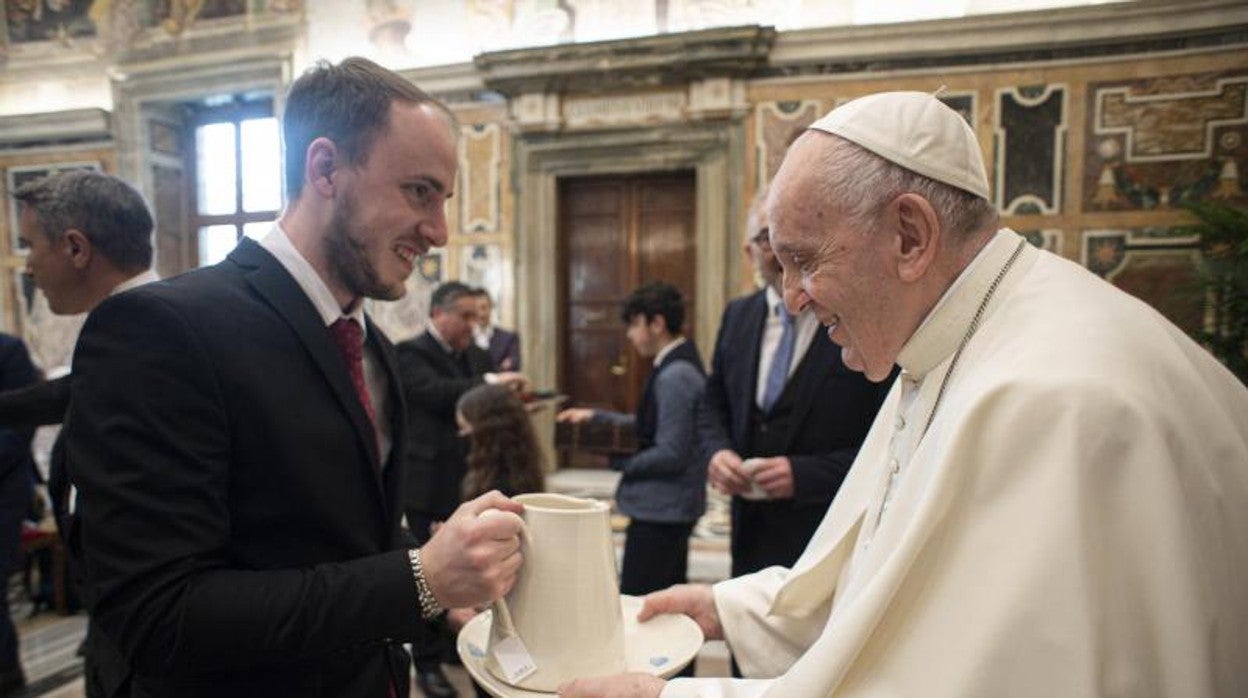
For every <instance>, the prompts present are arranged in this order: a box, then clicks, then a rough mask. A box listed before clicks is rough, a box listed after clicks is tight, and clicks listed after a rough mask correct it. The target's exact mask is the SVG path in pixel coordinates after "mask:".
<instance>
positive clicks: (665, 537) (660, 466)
mask: <svg viewBox="0 0 1248 698" xmlns="http://www.w3.org/2000/svg"><path fill="white" fill-rule="evenodd" d="M620 317H621V319H622V320H623V321H624V323H625V334H626V335H627V337H628V341H629V343H630V344H632V345H633V348H634V349H636V350H637V353H638V354H639V355H641V356H642V357H644V358H648V359H652V360H653V361H654V368H653V370H651V372H650V375H649V377H647V379H646V385H645V388H644V389H643V391H642V396H641V401H640V402H639V403H638V405H637V412H636V414H622V413H619V412H612V411H610V410H597V409H588V408H583V407H579V408H570V409H566V410H563V411H562V412H560V413H559V415H558V417H557V419H558V420H559V421H561V422H572V423H576V422H585V421H589V420H602V421H609V422H618V423H627V422H632V423H633V424H634V425H635V427H636V430H637V452H636V453H633V454H631V455H629V456H623V457H619V458H613V459H612V462H611V467H612V468H614V469H616V470H619V471H621V476H620V484H619V487H617V488H616V491H615V500H616V504H617V505H618V506H619V509H620V511H621V512H622V513H624V514H625V515H627V516H628V517H629V524H628V531H627V533H626V535H625V539H624V562H623V564H622V565H621V566H620V567H621V569H620V592H621V593H623V594H630V595H634V596H641V595H643V594H648V593H650V592H652V591H658V590H660V589H666V588H667V587H669V586H671V585H673V584H683V583H684V582H686V581H688V574H687V573H688V561H689V534H690V533H692V532H693V525H694V524H695V523H696V522H697V520H698V517H700V516H701V515H702V512H703V511H704V510H705V509H706V472H705V470H704V469H703V467H702V462H701V460H700V459H699V458H698V451H697V432H696V417H695V413H696V411H697V404H698V398H699V397H700V396H701V394H702V386H703V385H704V384H705V382H706V371H705V369H704V368H703V367H702V357H701V355H699V354H698V347H697V346H696V345H695V344H694V343H693V341H692V340H690V339H688V338H686V337H685V334H684V323H685V299H684V296H683V295H682V294H681V292H680V289H678V288H676V287H675V286H673V285H672V284H669V283H666V282H662V281H657V282H652V283H648V284H645V285H644V286H642V287H640V288H638V289H636V290H634V291H633V292H632V293H631V294H629V296H628V298H627V299H626V300H625V301H624V308H623V310H622V311H621V313H620ZM684 675H688V676H692V675H693V673H692V670H691V668H690V667H686V673H683V674H682V676H684Z"/></svg>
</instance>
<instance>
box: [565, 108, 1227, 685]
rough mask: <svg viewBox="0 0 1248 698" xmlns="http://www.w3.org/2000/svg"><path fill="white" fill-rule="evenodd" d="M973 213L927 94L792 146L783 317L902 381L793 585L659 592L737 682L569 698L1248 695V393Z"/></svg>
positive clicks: (953, 130)
mask: <svg viewBox="0 0 1248 698" xmlns="http://www.w3.org/2000/svg"><path fill="white" fill-rule="evenodd" d="M988 200H989V193H988V182H987V178H986V176H985V174H984V168H983V164H982V156H981V153H980V149H979V145H978V143H977V141H976V138H975V135H974V133H973V132H972V131H971V129H970V128H969V127H968V126H967V124H966V123H965V122H964V121H963V120H962V119H961V118H960V117H959V116H958V115H957V114H956V113H954V112H953V111H952V110H950V109H948V108H947V107H946V106H944V105H943V104H942V103H940V102H939V101H938V100H936V99H934V98H933V97H931V96H929V95H925V94H921V93H885V94H877V95H871V96H867V97H863V98H861V99H858V100H855V101H853V102H850V103H848V104H846V105H844V106H842V107H840V108H838V109H836V110H834V111H833V112H831V113H830V114H828V115H827V116H825V117H824V118H823V119H821V120H819V121H818V122H816V123H815V124H814V125H812V126H811V128H810V129H809V131H808V132H807V133H805V134H803V135H802V137H801V138H800V139H799V140H798V141H796V142H795V143H794V145H793V147H792V148H791V149H790V151H789V153H788V155H787V157H786V158H785V161H784V164H783V165H782V167H781V168H780V171H779V173H777V175H776V177H775V180H774V182H773V183H772V189H771V197H770V200H769V202H768V210H769V213H770V217H771V222H772V228H771V236H772V238H771V239H772V248H773V249H774V250H775V251H776V254H777V255H778V256H779V258H780V260H781V263H782V265H783V267H784V292H785V293H784V295H785V302H786V303H787V304H788V306H789V309H790V311H792V312H798V311H799V310H801V309H803V308H807V307H809V308H812V309H813V310H814V311H815V313H816V314H817V315H818V316H819V318H820V320H821V321H822V322H823V323H824V324H825V325H826V326H827V327H828V332H829V333H830V335H831V338H832V340H833V341H834V342H836V343H837V344H839V345H841V346H842V347H843V350H842V351H843V357H844V359H845V363H846V364H847V365H848V366H850V367H852V368H855V369H857V370H860V371H863V372H864V373H865V374H866V375H867V376H868V377H869V378H873V379H875V380H881V379H883V378H884V377H885V376H887V375H888V373H889V371H890V369H891V368H892V366H893V365H894V364H897V365H899V366H900V367H901V376H900V378H899V379H898V380H897V381H896V383H895V385H894V386H893V388H892V391H891V393H890V394H889V397H888V399H887V401H886V402H885V403H884V407H883V409H881V410H880V413H879V416H878V417H877V419H876V420H875V424H874V426H873V427H872V429H871V432H870V434H869V435H868V437H867V441H866V443H865V444H864V446H863V448H862V450H861V451H860V453H859V455H858V458H857V460H856V461H855V463H854V466H853V468H852V469H851V471H850V473H849V475H848V477H847V479H846V480H845V484H844V485H843V486H842V487H841V490H840V492H839V493H838V494H837V497H836V499H835V501H834V502H833V503H832V505H831V507H830V509H829V511H828V514H827V516H826V517H825V518H824V521H823V523H822V525H821V526H820V528H819V530H818V531H817V532H816V534H815V537H814V538H813V540H812V541H811V543H810V545H809V546H808V547H807V549H806V551H805V553H804V554H803V555H802V557H801V558H800V559H799V560H798V561H797V563H796V564H795V565H794V567H793V568H792V569H781V568H775V567H773V568H769V569H766V570H763V571H761V572H758V573H755V574H752V575H748V576H745V577H740V578H737V579H732V580H729V581H726V582H722V583H720V584H717V585H715V586H714V587H705V586H682V587H673V588H672V589H669V590H667V591H663V592H658V593H656V594H652V595H650V596H649V597H647V599H646V603H645V607H644V609H643V611H642V617H649V616H651V615H653V614H655V613H659V612H678V613H686V614H688V615H690V616H691V617H693V618H694V619H695V620H697V622H698V623H699V624H700V625H701V626H702V628H703V630H704V631H705V633H706V635H707V637H708V638H723V639H725V640H727V642H728V644H729V646H730V647H731V649H732V652H733V654H734V656H735V657H736V658H737V661H738V662H739V663H740V666H741V669H742V671H743V672H744V674H745V676H746V677H747V678H745V679H740V680H733V679H709V678H706V679H679V680H673V681H671V682H668V683H664V682H663V681H661V680H659V679H656V678H653V677H648V676H642V675H625V676H619V677H611V678H605V679H603V678H599V679H588V680H578V681H576V682H573V683H571V684H569V685H567V686H564V687H563V692H562V693H561V695H564V696H658V695H660V694H661V695H662V696H663V698H676V697H679V696H719V697H734V698H735V697H744V696H783V697H784V698H805V697H811V698H813V697H816V696H817V697H819V698H825V697H827V696H924V697H925V698H932V697H943V696H948V697H950V698H955V697H956V698H963V697H966V696H1045V697H1048V696H1063V697H1067V696H1124V697H1125V696H1129V697H1131V698H1139V697H1141V696H1183V697H1184V698H1191V697H1202V696H1245V695H1248V661H1245V660H1246V658H1248V591H1245V589H1246V587H1245V580H1248V389H1245V387H1244V386H1243V385H1242V384H1240V383H1239V382H1238V381H1237V380H1236V379H1235V377H1234V376H1233V375H1232V374H1231V373H1230V372H1229V371H1227V370H1226V369H1225V368H1224V367H1222V366H1221V365H1220V364H1218V363H1217V362H1216V361H1215V360H1214V359H1213V358H1212V357H1211V356H1210V355H1209V354H1208V353H1206V351H1205V350H1204V349H1202V348H1201V347H1200V346H1198V345H1197V344H1195V343H1194V342H1192V341H1191V340H1190V339H1188V338H1187V337H1186V336H1185V335H1184V334H1183V332H1181V331H1180V330H1179V329H1178V328H1176V327H1175V326H1174V325H1172V324H1171V323H1169V322H1167V321H1166V320H1165V319H1164V318H1163V317H1161V315H1159V314H1158V313H1157V312H1156V311H1154V310H1153V309H1152V308H1150V307H1148V306H1147V305H1145V304H1144V303H1141V302H1140V301H1138V300H1136V299H1134V298H1132V297H1130V296H1128V295H1127V294H1125V293H1122V292H1121V291H1118V290H1116V289H1115V288H1113V287H1112V286H1111V285H1109V284H1108V283H1106V282H1104V281H1102V280H1101V279H1099V278H1097V277H1095V276H1093V275H1092V274H1090V273H1088V272H1087V271H1086V270H1084V269H1083V268H1081V267H1080V266H1078V265H1076V264H1074V263H1072V262H1070V261H1067V260H1065V259H1062V258H1060V257H1058V256H1055V255H1052V254H1049V253H1047V252H1044V251H1041V250H1038V249H1036V248H1034V247H1032V246H1030V245H1028V244H1027V243H1026V242H1024V240H1023V239H1022V238H1021V237H1019V236H1018V235H1017V234H1016V233H1014V232H1012V231H1010V230H1008V229H1000V230H998V228H997V226H998V220H997V215H996V213H995V211H994V210H993V209H992V207H991V205H990V204H989V203H988Z"/></svg>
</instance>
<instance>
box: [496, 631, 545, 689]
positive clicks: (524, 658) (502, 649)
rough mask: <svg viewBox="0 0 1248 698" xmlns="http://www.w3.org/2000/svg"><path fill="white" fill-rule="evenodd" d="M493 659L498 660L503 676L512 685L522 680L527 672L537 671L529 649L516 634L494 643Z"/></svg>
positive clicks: (526, 675)
mask: <svg viewBox="0 0 1248 698" xmlns="http://www.w3.org/2000/svg"><path fill="white" fill-rule="evenodd" d="M494 659H497V660H498V666H499V668H501V669H502V670H503V673H504V674H506V677H505V678H506V680H507V683H509V684H513V685H514V684H515V683H516V682H518V681H523V680H524V679H525V678H527V677H528V676H529V674H532V673H533V672H535V671H537V665H536V664H534V663H533V657H532V656H530V655H529V649H528V648H527V647H525V646H524V643H523V642H521V641H520V638H519V637H518V636H516V635H512V636H511V637H508V638H506V639H504V640H500V641H498V642H496V643H494Z"/></svg>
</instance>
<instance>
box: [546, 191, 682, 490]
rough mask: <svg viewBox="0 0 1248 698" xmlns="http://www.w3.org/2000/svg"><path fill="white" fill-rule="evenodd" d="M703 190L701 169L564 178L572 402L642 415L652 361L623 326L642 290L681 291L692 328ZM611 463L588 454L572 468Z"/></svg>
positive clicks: (566, 342) (563, 350) (566, 346)
mask: <svg viewBox="0 0 1248 698" xmlns="http://www.w3.org/2000/svg"><path fill="white" fill-rule="evenodd" d="M694 191H695V180H694V174H693V173H692V172H678V173H662V174H643V175H630V176H624V177H582V178H569V179H563V180H560V182H559V212H560V215H559V221H560V223H559V225H560V229H559V241H560V243H559V250H560V256H561V259H560V268H561V269H562V275H563V278H562V279H561V283H560V288H561V293H562V297H561V299H560V305H561V320H562V336H561V343H560V344H561V345H560V347H559V348H558V350H559V351H560V355H561V358H562V361H561V362H560V372H561V376H560V381H559V384H560V386H561V389H562V391H563V392H565V393H566V394H568V395H569V396H570V397H571V399H572V403H571V404H574V405H577V406H582V407H599V408H606V409H612V410H616V411H620V412H632V411H634V410H636V408H637V402H638V400H639V399H640V396H641V389H642V386H643V385H644V383H645V380H646V377H647V376H648V374H649V371H650V365H651V361H650V360H649V359H643V358H642V357H640V356H638V355H637V353H636V352H635V351H634V350H633V348H632V346H631V345H630V344H629V342H628V340H627V339H626V338H625V337H624V324H623V322H622V321H621V319H620V310H621V308H622V304H623V301H624V299H625V297H627V296H628V294H629V293H631V292H632V290H633V289H635V288H636V287H638V286H640V285H641V284H643V283H647V282H650V281H667V282H669V283H673V284H675V285H676V286H677V287H678V288H680V289H681V292H682V293H684V294H685V298H686V303H687V305H686V312H685V317H686V322H685V325H686V327H692V326H693V323H692V322H690V320H691V319H692V318H693V316H694V313H695V312H696V307H697V305H696V298H695V297H694V295H693V292H694V289H695V288H696V287H697V285H696V277H695V274H696V258H695V254H696V249H695V247H694V213H695V212H694ZM604 464H605V459H604V458H602V457H593V456H588V455H587V454H584V453H576V454H570V459H568V460H566V461H565V463H564V465H565V466H566V465H571V466H574V467H601V466H602V465H604Z"/></svg>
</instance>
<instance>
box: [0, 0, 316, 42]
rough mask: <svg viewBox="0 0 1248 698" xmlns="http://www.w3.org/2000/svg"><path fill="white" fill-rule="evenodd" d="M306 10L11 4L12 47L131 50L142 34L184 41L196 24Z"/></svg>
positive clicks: (18, 0)
mask: <svg viewBox="0 0 1248 698" xmlns="http://www.w3.org/2000/svg"><path fill="white" fill-rule="evenodd" d="M301 9H302V0H250V3H249V0H7V1H6V2H5V18H6V20H7V23H8V40H9V42H10V43H14V44H21V43H32V42H46V41H56V42H60V43H61V44H64V45H66V46H70V45H72V44H74V43H75V40H77V39H89V38H92V37H95V38H97V39H98V46H95V47H94V48H95V49H96V50H98V51H99V52H102V53H105V54H112V53H116V52H118V51H124V50H126V49H128V48H130V47H131V46H133V44H134V42H135V40H136V39H137V38H138V37H139V36H140V35H141V34H142V33H143V32H144V31H159V32H161V33H163V34H166V35H168V36H181V35H182V34H183V33H184V32H186V31H187V30H188V29H190V28H191V27H192V26H193V25H194V24H195V23H196V22H201V21H204V20H217V19H227V18H231V17H244V16H247V15H248V14H251V15H253V16H255V15H260V14H266V13H276V14H289V13H293V12H298V11H300V10H301Z"/></svg>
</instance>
